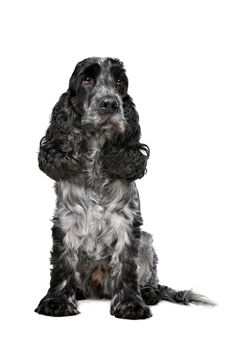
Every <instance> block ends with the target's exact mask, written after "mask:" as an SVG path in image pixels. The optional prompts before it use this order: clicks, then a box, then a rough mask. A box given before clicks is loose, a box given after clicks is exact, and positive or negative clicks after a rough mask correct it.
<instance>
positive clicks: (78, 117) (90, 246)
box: [35, 57, 211, 319]
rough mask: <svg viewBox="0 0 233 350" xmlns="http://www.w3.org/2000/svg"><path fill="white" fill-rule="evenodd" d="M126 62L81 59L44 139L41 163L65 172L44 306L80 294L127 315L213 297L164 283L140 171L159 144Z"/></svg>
mask: <svg viewBox="0 0 233 350" xmlns="http://www.w3.org/2000/svg"><path fill="white" fill-rule="evenodd" d="M127 88H128V79H127V76H126V73H125V69H124V67H123V64H122V63H121V62H120V61H119V60H118V59H112V58H96V57H93V58H87V59H85V60H83V61H82V62H80V63H78V64H77V66H76V67H75V70H74V72H73V74H72V76H71V78H70V82H69V88H68V90H67V92H65V93H64V94H63V95H62V96H61V97H60V100H59V101H58V102H57V104H56V105H55V107H54V108H53V111H52V117H51V121H50V125H49V127H48V129H47V131H46V134H45V136H44V137H43V138H42V140H41V142H40V150H39V167H40V169H41V170H42V171H43V172H45V174H47V175H48V176H49V177H51V178H52V179H53V180H55V181H56V183H55V190H56V195H57V202H56V210H55V214H54V217H53V227H52V237H53V249H52V253H51V264H52V270H51V281H50V288H49V290H48V292H47V294H46V296H45V297H44V298H43V299H42V300H41V301H40V303H39V305H38V307H37V308H36V310H35V311H36V312H38V313H40V314H44V315H49V316H70V315H76V314H78V313H79V311H78V308H77V301H78V300H80V299H84V298H108V299H111V314H112V315H114V316H115V317H118V318H128V319H143V318H148V317H151V311H150V309H149V307H148V305H154V304H157V303H158V302H159V301H160V300H168V301H171V302H174V303H181V304H189V303H202V304H209V303H211V302H210V301H209V300H208V299H207V298H205V297H203V296H201V295H198V294H196V293H193V292H192V291H191V290H185V291H175V290H173V289H171V288H168V287H166V286H162V285H160V284H159V282H158V278H157V272H156V265H157V256H156V254H155V251H154V249H153V247H152V236H151V235H150V234H149V233H147V232H144V231H142V230H141V225H142V217H141V212H140V202H139V195H138V191H137V187H136V183H135V180H137V179H140V178H142V177H143V175H144V174H145V172H146V165H147V160H148V157H149V148H148V146H146V145H145V144H142V143H140V126H139V117H138V113H137V111H136V109H135V105H134V103H133V101H132V99H131V97H130V96H129V95H128V93H127Z"/></svg>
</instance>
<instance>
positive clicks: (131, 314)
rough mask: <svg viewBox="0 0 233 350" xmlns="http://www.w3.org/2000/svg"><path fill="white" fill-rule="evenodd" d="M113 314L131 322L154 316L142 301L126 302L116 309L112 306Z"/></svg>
mask: <svg viewBox="0 0 233 350" xmlns="http://www.w3.org/2000/svg"><path fill="white" fill-rule="evenodd" d="M111 314H112V315H113V316H115V317H117V318H126V319H130V320H139V319H145V318H149V317H151V316H152V313H151V311H150V309H149V307H148V306H146V305H145V304H144V303H142V302H140V301H134V300H132V301H125V302H121V303H119V304H118V305H116V306H115V307H114V306H112V308H111Z"/></svg>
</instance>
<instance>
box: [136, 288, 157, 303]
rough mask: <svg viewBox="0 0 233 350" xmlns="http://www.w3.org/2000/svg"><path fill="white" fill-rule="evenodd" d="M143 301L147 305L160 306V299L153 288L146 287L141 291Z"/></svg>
mask: <svg viewBox="0 0 233 350" xmlns="http://www.w3.org/2000/svg"><path fill="white" fill-rule="evenodd" d="M140 292H141V295H142V298H143V300H144V301H145V303H146V304H147V305H155V304H158V302H159V298H158V296H157V295H156V292H155V290H154V288H153V287H151V286H145V287H142V288H141V289H140Z"/></svg>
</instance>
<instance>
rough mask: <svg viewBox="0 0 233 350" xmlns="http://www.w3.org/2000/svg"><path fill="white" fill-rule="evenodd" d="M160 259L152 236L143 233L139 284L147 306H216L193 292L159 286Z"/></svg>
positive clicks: (140, 250) (140, 249) (140, 248)
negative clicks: (167, 304) (158, 269)
mask: <svg viewBox="0 0 233 350" xmlns="http://www.w3.org/2000/svg"><path fill="white" fill-rule="evenodd" d="M157 263H158V259H157V256H156V253H155V250H154V248H153V246H152V236H151V235H150V234H149V233H147V232H142V236H141V242H140V246H139V259H138V270H139V284H140V292H141V295H142V298H143V300H144V302H145V303H146V304H147V305H155V304H157V303H158V302H159V301H161V300H166V301H170V302H172V303H177V304H183V305H189V304H191V303H192V304H202V305H211V306H213V305H215V303H214V302H212V301H211V300H209V299H208V298H207V297H205V296H203V295H200V294H197V293H194V292H193V291H192V290H183V291H177V290H175V289H172V288H169V287H167V286H162V285H161V284H159V281H158V277H157Z"/></svg>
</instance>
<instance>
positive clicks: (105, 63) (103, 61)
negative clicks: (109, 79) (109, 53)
mask: <svg viewBox="0 0 233 350" xmlns="http://www.w3.org/2000/svg"><path fill="white" fill-rule="evenodd" d="M83 62H85V63H86V65H87V66H88V65H90V66H91V65H93V64H95V63H97V64H98V65H99V66H100V68H101V71H103V72H107V71H108V72H110V70H111V67H112V66H115V67H116V66H119V68H123V63H122V62H121V61H120V60H119V59H117V58H111V57H89V58H87V59H85V60H84V61H83Z"/></svg>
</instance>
